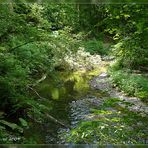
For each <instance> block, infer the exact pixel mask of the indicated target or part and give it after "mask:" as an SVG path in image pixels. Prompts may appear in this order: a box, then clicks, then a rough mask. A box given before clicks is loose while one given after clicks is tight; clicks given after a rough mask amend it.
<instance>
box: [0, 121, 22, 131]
mask: <svg viewBox="0 0 148 148" xmlns="http://www.w3.org/2000/svg"><path fill="white" fill-rule="evenodd" d="M0 123H2V124H4V125H6V126H8V127H10V128H11V129H12V130H18V131H19V132H21V133H22V132H23V128H21V127H20V126H18V125H17V124H15V123H11V122H8V121H5V120H0Z"/></svg>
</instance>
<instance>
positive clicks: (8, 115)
mask: <svg viewBox="0 0 148 148" xmlns="http://www.w3.org/2000/svg"><path fill="white" fill-rule="evenodd" d="M147 18H148V11H147V5H146V4H145V5H143V4H135V3H133V4H120V5H105V4H83V5H82V4H78V3H77V4H73V5H71V4H46V3H44V4H37V3H32V4H31V3H28V4H27V3H22V2H21V3H9V4H0V96H1V97H0V102H1V103H0V143H15V142H16V143H29V142H30V143H32V141H29V139H25V138H24V135H23V132H24V130H25V129H27V128H29V124H28V123H29V120H35V121H36V122H40V123H42V121H43V120H44V119H45V118H47V115H48V113H49V111H50V108H51V104H50V102H49V100H47V99H46V98H43V97H42V96H40V95H39V94H38V92H37V91H36V89H35V86H36V85H38V83H39V82H40V81H41V80H42V79H44V78H45V77H46V76H47V75H51V74H52V73H54V71H60V70H78V69H80V67H81V68H82V67H85V68H86V69H87V70H90V69H93V68H94V67H93V66H92V65H93V63H92V64H90V63H91V62H92V61H93V60H92V58H91V55H96V54H99V55H101V56H102V57H103V56H106V55H113V56H114V57H115V63H114V65H113V66H112V67H110V69H109V74H110V75H111V77H112V81H113V83H115V84H114V85H115V86H116V87H119V88H120V89H121V90H123V91H124V92H126V93H127V94H128V95H131V96H137V97H139V98H142V99H143V100H144V101H147V98H148V79H147V75H146V73H147V71H148V51H147V48H148V44H147V38H148V26H147V25H148V19H147ZM97 58H98V59H99V60H100V57H97ZM86 59H87V60H86ZM96 64H97V63H96ZM102 109H104V108H103V107H102ZM99 111H100V110H99ZM99 111H98V112H99ZM104 112H105V111H104ZM127 112H128V111H127ZM127 112H126V113H127ZM130 115H131V116H134V115H133V114H130ZM135 118H138V120H143V118H142V119H141V117H139V116H138V115H137V114H136V115H135ZM123 120H125V121H126V122H128V120H127V117H126V115H125V117H124V118H123V119H122V121H121V122H124V121H123ZM103 122H106V121H103ZM132 122H134V123H135V122H136V121H135V120H134V121H132ZM85 124H86V123H85ZM85 124H82V125H81V126H80V128H79V129H78V131H76V132H74V131H73V133H74V134H72V137H71V139H72V138H74V139H75V138H76V137H75V134H76V133H77V132H79V130H80V137H81V138H82V139H83V140H81V138H80V137H77V138H78V139H75V142H76V143H79V142H82V143H83V141H84V142H86V143H87V142H88V141H89V142H93V139H91V138H92V137H88V138H87V136H86V134H87V133H85V132H82V131H83V130H85ZM90 125H92V124H90V123H89V122H88V123H87V126H88V127H89V126H90ZM106 126H107V125H106ZM94 128H95V129H96V128H102V127H100V126H98V123H97V124H96V123H94V126H93V129H94ZM117 128H118V127H117ZM125 128H126V127H125ZM81 129H83V130H81ZM102 129H104V127H103V128H102ZM102 129H101V130H102ZM91 130H92V129H91ZM91 130H90V132H91ZM113 130H114V129H113ZM118 130H119V129H118ZM118 130H117V132H118ZM122 130H124V129H122ZM102 133H104V131H102ZM102 133H99V134H98V135H99V136H100V134H102ZM124 134H129V135H130V132H129V133H124ZM139 134H141V133H140V132H139ZM82 135H83V136H82ZM104 135H106V132H105V133H104ZM11 136H19V137H20V139H17V140H16V141H15V140H14V139H13V138H10V137H11ZM73 136H74V137H73ZM76 136H77V135H76ZM102 136H103V135H102ZM130 136H131V138H132V136H133V135H130ZM83 137H84V138H83ZM120 137H122V135H120V134H119V137H114V138H113V139H109V138H110V137H108V136H107V135H106V136H105V137H104V138H107V139H106V140H107V141H106V140H105V139H104V138H102V141H101V143H106V142H111V143H120V142H121V141H122V138H124V139H125V141H128V138H127V137H122V138H121V139H120ZM85 138H86V140H85ZM89 138H90V139H89ZM116 138H119V140H118V139H116ZM71 139H68V140H69V141H71ZM108 139H109V141H108ZM132 140H133V143H136V139H132ZM33 142H35V141H33ZM121 143H122V142H121ZM123 143H124V142H123Z"/></svg>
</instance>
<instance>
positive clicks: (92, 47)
mask: <svg viewBox="0 0 148 148" xmlns="http://www.w3.org/2000/svg"><path fill="white" fill-rule="evenodd" d="M84 47H85V49H86V51H87V52H90V54H100V55H107V54H108V52H109V48H106V47H104V46H103V42H102V41H97V40H90V41H86V42H84Z"/></svg>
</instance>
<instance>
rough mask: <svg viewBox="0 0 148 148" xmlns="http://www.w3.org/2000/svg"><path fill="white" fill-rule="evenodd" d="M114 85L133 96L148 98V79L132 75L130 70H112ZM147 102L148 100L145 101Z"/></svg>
mask: <svg viewBox="0 0 148 148" xmlns="http://www.w3.org/2000/svg"><path fill="white" fill-rule="evenodd" d="M109 73H110V75H111V78H112V83H113V84H115V85H116V86H117V87H119V88H120V89H121V90H123V91H124V92H125V93H127V94H128V95H131V96H136V97H139V98H141V99H147V98H148V93H147V92H148V79H147V78H145V77H143V76H142V75H137V74H134V73H131V72H130V70H117V71H114V70H112V71H111V70H110V71H109ZM145 101H146V100H145Z"/></svg>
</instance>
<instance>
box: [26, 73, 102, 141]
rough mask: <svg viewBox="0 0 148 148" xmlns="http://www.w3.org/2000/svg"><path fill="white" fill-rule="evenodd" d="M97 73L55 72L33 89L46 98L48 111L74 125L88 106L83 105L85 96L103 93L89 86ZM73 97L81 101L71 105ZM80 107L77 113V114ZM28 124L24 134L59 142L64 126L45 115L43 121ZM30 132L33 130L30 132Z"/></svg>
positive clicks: (98, 95)
mask: <svg viewBox="0 0 148 148" xmlns="http://www.w3.org/2000/svg"><path fill="white" fill-rule="evenodd" d="M99 74H100V71H99V70H93V71H90V72H85V71H77V72H55V73H54V74H53V75H51V76H48V77H47V78H46V79H45V80H44V81H43V82H41V83H40V85H39V87H38V88H37V91H38V92H39V94H40V95H41V96H42V97H44V98H47V99H49V102H50V107H51V111H50V113H49V114H50V115H52V116H53V117H54V118H56V119H58V120H59V121H60V122H62V123H64V124H65V125H70V126H75V125H76V123H77V122H78V120H80V118H81V119H82V118H83V116H84V115H85V114H87V112H88V110H89V109H88V106H86V105H85V104H86V102H87V101H88V100H86V97H87V98H88V97H90V98H91V97H92V98H97V97H101V96H104V95H105V94H104V93H103V92H102V91H98V90H93V89H91V87H90V85H89V81H90V80H91V79H92V78H93V77H94V76H97V75H99ZM84 99H85V101H84ZM77 100H82V101H80V102H81V103H79V105H77V106H75V105H76V104H75V101H77ZM80 110H81V115H80V114H79V112H80ZM78 114H79V115H78ZM32 124H33V125H32V128H31V129H30V130H29V131H27V132H26V136H27V137H30V135H31V137H32V139H35V140H36V141H37V142H38V143H39V144H43V143H44V144H55V143H62V141H61V139H60V141H59V137H58V133H60V132H62V131H63V130H64V131H65V130H68V129H64V128H61V126H60V125H58V124H55V123H54V122H51V121H50V119H49V120H48V119H47V120H46V121H45V123H44V124H43V125H40V124H37V123H32ZM32 133H34V134H33V135H32Z"/></svg>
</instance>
